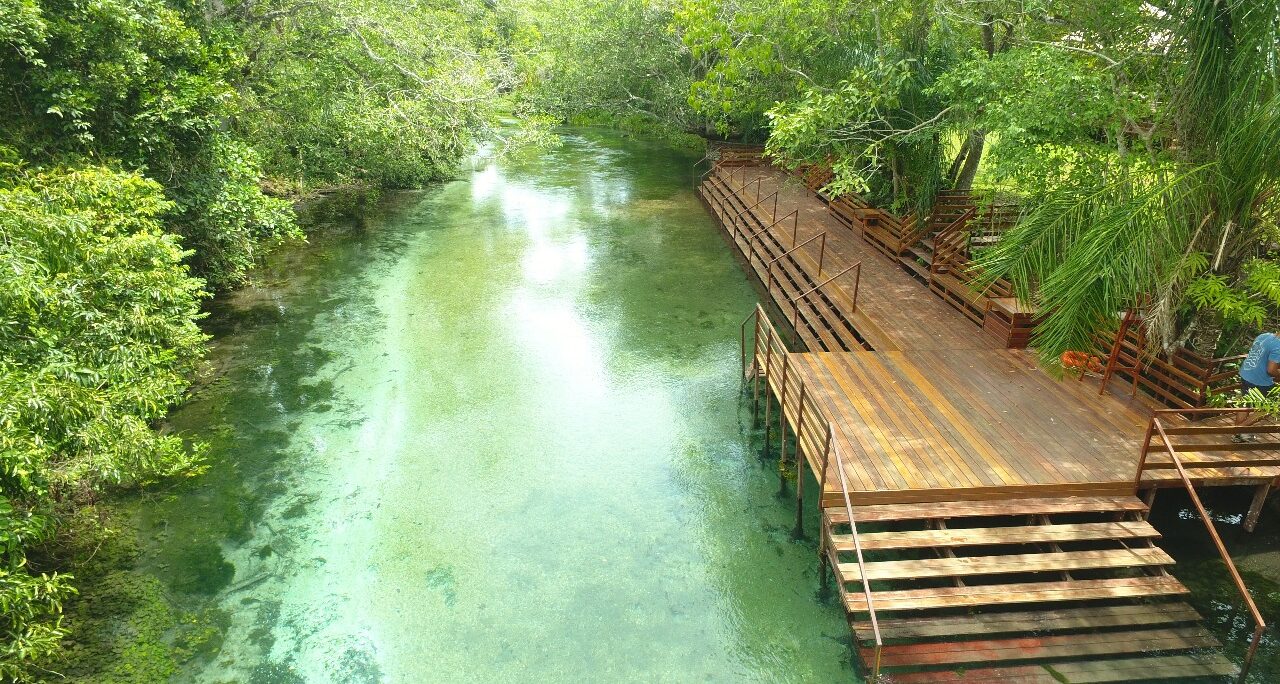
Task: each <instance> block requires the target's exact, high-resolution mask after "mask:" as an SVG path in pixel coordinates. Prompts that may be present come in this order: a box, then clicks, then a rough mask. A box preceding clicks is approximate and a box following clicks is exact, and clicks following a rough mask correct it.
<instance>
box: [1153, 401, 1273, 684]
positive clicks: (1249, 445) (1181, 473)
mask: <svg viewBox="0 0 1280 684" xmlns="http://www.w3.org/2000/svg"><path fill="white" fill-rule="evenodd" d="M1242 412H1243V413H1248V412H1249V409H1159V410H1157V411H1155V413H1154V415H1152V417H1151V421H1150V423H1149V424H1148V425H1147V435H1146V438H1145V439H1144V440H1143V444H1142V454H1141V456H1140V457H1139V459H1138V473H1137V476H1136V477H1135V478H1134V483H1135V486H1141V485H1142V474H1143V473H1144V472H1145V471H1147V470H1152V469H1157V468H1164V469H1176V470H1177V471H1178V477H1179V479H1181V481H1182V486H1183V488H1184V489H1186V491H1187V496H1188V497H1190V499H1191V503H1192V505H1193V506H1195V509H1196V512H1197V513H1198V514H1199V515H1200V520H1201V522H1203V523H1204V527H1205V530H1207V531H1208V533H1209V538H1210V539H1211V540H1212V541H1213V545H1214V546H1215V547H1216V548H1217V550H1218V555H1219V556H1221V558H1222V563H1223V564H1224V565H1225V566H1226V567H1227V573H1228V574H1229V575H1230V576H1231V582H1232V584H1234V585H1235V588H1236V591H1238V592H1239V593H1240V596H1241V598H1243V599H1244V603H1245V607H1246V608H1247V609H1248V611H1249V616H1250V617H1251V618H1252V619H1253V624H1254V629H1253V639H1252V640H1251V641H1250V642H1249V650H1248V652H1247V653H1246V654H1245V659H1244V663H1243V665H1242V666H1241V672H1240V679H1239V681H1241V682H1244V681H1245V677H1246V676H1247V675H1248V673H1249V666H1250V665H1252V664H1253V657H1254V655H1255V654H1256V653H1257V651H1258V644H1260V643H1261V642H1262V635H1263V633H1264V632H1266V630H1267V623H1266V621H1265V620H1263V618H1262V613H1261V612H1260V611H1259V610H1258V605H1257V604H1256V603H1255V602H1254V600H1253V595H1252V594H1250V593H1249V588H1248V587H1246V586H1245V583H1244V579H1243V578H1242V577H1241V576H1240V571H1239V570H1237V569H1236V564H1235V562H1234V561H1232V560H1231V554H1230V553H1229V552H1228V551H1227V547H1226V545H1225V544H1223V543H1222V537H1221V536H1219V534H1218V529H1217V528H1216V527H1215V526H1214V524H1213V518H1212V517H1210V516H1209V512H1208V511H1206V510H1205V507H1204V504H1203V503H1201V501H1200V496H1199V495H1198V494H1197V493H1196V488H1195V485H1194V484H1192V482H1191V476H1190V475H1188V474H1187V468H1188V467H1191V468H1204V467H1211V466H1215V465H1217V466H1235V467H1246V466H1264V465H1265V466H1280V441H1273V442H1246V443H1243V444H1242V443H1231V442H1228V443H1206V442H1192V443H1185V442H1184V443H1179V442H1175V441H1174V440H1172V439H1170V437H1169V436H1170V435H1183V436H1190V437H1194V438H1198V439H1204V438H1209V439H1212V438H1213V437H1215V436H1226V435H1259V434H1265V435H1268V436H1271V437H1273V438H1274V437H1275V436H1276V434H1277V432H1280V426H1275V425H1234V424H1231V425H1188V424H1186V423H1185V421H1182V419H1181V416H1182V415H1184V414H1188V413H1190V414H1195V415H1197V416H1198V417H1201V418H1204V417H1210V416H1218V417H1222V416H1228V415H1238V414H1240V413H1242ZM1166 424H1168V425H1166ZM1157 437H1158V438H1159V440H1160V444H1152V442H1153V440H1155V439H1156V438H1157ZM1152 451H1158V452H1163V454H1164V455H1167V456H1168V458H1169V460H1168V461H1167V462H1164V461H1155V462H1153V461H1151V460H1150V459H1149V458H1148V457H1149V455H1150V454H1151V452H1152ZM1237 451H1271V452H1272V453H1273V455H1272V456H1271V457H1268V458H1257V459H1251V460H1248V461H1241V460H1225V459H1220V460H1204V459H1202V458H1197V459H1196V460H1195V461H1191V462H1187V463H1184V462H1183V460H1182V457H1180V456H1179V455H1178V454H1179V453H1196V454H1199V455H1203V454H1207V453H1213V452H1237Z"/></svg>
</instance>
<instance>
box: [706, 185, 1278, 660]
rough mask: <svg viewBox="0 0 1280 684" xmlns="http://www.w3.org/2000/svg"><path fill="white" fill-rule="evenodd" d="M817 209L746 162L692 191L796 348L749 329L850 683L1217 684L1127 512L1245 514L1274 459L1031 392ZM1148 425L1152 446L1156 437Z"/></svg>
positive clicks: (1179, 426)
mask: <svg viewBox="0 0 1280 684" xmlns="http://www.w3.org/2000/svg"><path fill="white" fill-rule="evenodd" d="M813 190H814V188H812V187H809V188H807V187H805V185H804V183H802V182H798V181H796V180H794V179H792V178H791V177H790V176H788V175H787V174H784V173H782V172H780V171H778V170H776V169H773V168H772V167H769V166H767V165H761V164H752V163H750V161H743V160H737V162H736V163H735V165H733V166H731V167H727V168H716V169H714V170H713V171H712V173H710V174H709V175H708V177H707V178H706V179H705V181H704V182H703V183H702V185H701V186H700V193H701V196H702V197H703V199H704V200H705V201H706V203H707V205H708V208H709V209H710V210H711V211H712V212H713V213H714V214H715V216H716V217H717V219H718V220H719V222H720V225H721V227H722V228H723V229H724V231H725V235H726V237H727V239H728V240H729V241H730V242H731V244H732V245H733V246H734V247H735V249H737V251H738V253H739V255H740V256H741V257H742V259H743V261H744V264H745V265H746V267H747V268H748V270H749V271H750V272H751V273H753V274H754V275H755V276H756V278H757V279H758V283H759V285H760V286H761V288H762V290H763V291H764V293H765V294H766V295H767V300H768V301H769V302H770V303H771V304H772V305H773V307H774V308H775V310H776V311H777V312H780V313H781V316H782V319H783V320H785V321H786V323H787V324H789V325H790V326H791V328H792V331H791V333H793V337H792V339H793V341H794V342H796V343H798V344H793V345H788V343H787V342H785V341H784V338H783V336H782V335H781V334H779V331H778V330H777V328H776V327H775V325H774V323H773V321H771V320H770V318H769V315H768V313H767V312H766V311H765V310H764V309H757V312H756V314H755V315H754V320H755V325H754V335H752V336H750V337H745V336H744V352H743V356H744V358H743V363H744V370H745V369H746V368H747V367H749V368H750V373H749V375H748V378H749V379H750V380H751V382H752V386H753V393H754V395H755V397H756V405H757V409H759V408H760V407H761V406H763V410H762V413H763V417H764V423H765V426H766V431H769V430H774V429H776V430H777V431H778V432H781V433H782V435H783V440H782V442H781V444H782V445H783V446H782V448H781V451H782V453H781V458H782V459H783V460H784V461H792V462H794V463H795V464H796V465H797V467H798V470H799V473H800V477H799V478H798V479H797V480H796V495H797V497H796V498H797V520H796V527H797V532H800V531H801V530H802V528H803V524H804V521H803V516H802V512H803V506H802V505H801V499H802V497H803V496H804V492H803V489H804V487H805V486H806V485H805V476H804V472H805V470H808V471H809V472H810V473H812V474H813V477H814V480H816V481H817V483H818V486H819V493H820V504H821V510H822V521H821V530H820V533H821V535H822V536H821V544H820V554H821V555H822V557H823V559H824V565H823V568H824V572H825V569H826V568H828V567H829V568H830V570H831V572H832V574H833V576H834V578H835V584H836V587H837V589H838V591H839V595H840V600H841V602H842V603H843V604H844V606H845V610H846V613H847V615H848V618H849V622H850V626H851V628H852V630H853V634H854V637H855V642H856V645H857V650H858V653H859V656H860V658H861V660H862V662H863V664H864V665H865V666H866V668H867V670H868V672H869V673H870V674H879V673H881V672H882V669H883V671H884V672H892V675H891V679H890V681H901V682H916V681H919V682H933V681H963V682H974V681H981V682H987V681H1002V682H1004V681H1009V682H1013V681H1018V682H1046V683H1048V682H1060V681H1072V682H1085V681H1099V682H1101V681H1133V680H1140V679H1150V678H1152V677H1154V678H1157V679H1162V680H1164V679H1180V678H1210V679H1213V678H1222V677H1229V676H1233V675H1234V674H1236V673H1237V672H1238V668H1237V667H1236V666H1235V665H1234V664H1233V663H1231V662H1230V661H1228V660H1227V659H1226V658H1225V657H1224V656H1223V655H1222V654H1221V652H1220V644H1219V643H1218V641H1217V639H1216V638H1214V637H1213V636H1212V635H1211V634H1210V633H1209V632H1208V631H1206V630H1205V629H1204V627H1202V626H1201V625H1200V616H1199V615H1198V614H1197V613H1196V611H1194V610H1193V609H1191V608H1190V607H1189V606H1187V605H1186V604H1185V603H1182V601H1181V598H1182V597H1184V596H1185V595H1186V594H1187V593H1188V590H1187V588H1186V587H1185V586H1183V585H1182V583H1181V582H1179V581H1178V580H1177V579H1176V578H1175V577H1173V576H1172V575H1171V574H1170V573H1169V571H1168V568H1169V566H1171V565H1172V563H1173V559H1172V558H1171V557H1169V556H1168V554H1166V553H1165V552H1163V551H1162V550H1161V549H1160V548H1159V547H1158V546H1157V545H1156V541H1157V540H1158V538H1159V532H1158V531H1157V530H1155V529H1154V528H1153V527H1152V526H1151V525H1150V524H1149V523H1148V522H1147V520H1146V517H1147V511H1148V507H1149V505H1150V501H1151V498H1150V496H1148V498H1147V499H1146V500H1145V501H1144V500H1143V499H1141V498H1139V497H1138V494H1139V492H1140V491H1142V490H1150V491H1154V489H1152V488H1153V487H1157V486H1178V487H1183V486H1187V485H1188V483H1191V485H1192V486H1197V485H1232V484H1251V485H1254V486H1255V487H1256V491H1257V495H1255V498H1254V508H1255V509H1257V508H1260V506H1261V502H1262V498H1263V497H1264V496H1265V493H1266V492H1267V491H1269V489H1270V486H1271V484H1272V483H1273V482H1274V481H1275V479H1276V478H1277V477H1280V456H1277V454H1276V452H1277V451H1280V442H1275V443H1268V444H1257V445H1253V446H1251V447H1249V448H1244V447H1241V448H1240V449H1238V450H1236V449H1232V445H1231V444H1230V443H1229V442H1227V443H1214V442H1215V441H1216V442H1225V441H1226V440H1225V436H1226V435H1228V434H1229V433H1230V431H1231V430H1232V428H1229V427H1227V428H1221V427H1211V426H1208V425H1206V424H1205V423H1197V424H1196V425H1194V426H1192V425H1191V424H1190V423H1188V421H1187V420H1186V419H1185V418H1183V417H1181V416H1177V415H1171V414H1168V413H1163V414H1159V417H1158V420H1157V418H1156V417H1155V414H1154V413H1153V407H1152V406H1151V405H1149V404H1148V403H1146V402H1144V401H1143V400H1142V399H1141V398H1138V399H1131V398H1129V397H1128V396H1125V395H1124V394H1113V393H1100V392H1099V387H1098V384H1097V383H1096V382H1090V381H1081V380H1076V379H1058V378H1055V377H1053V376H1051V375H1049V374H1048V373H1046V372H1045V371H1044V370H1042V369H1041V368H1040V367H1039V365H1038V364H1037V362H1036V359H1035V358H1034V356H1033V355H1032V354H1030V353H1028V352H1025V351H1022V350H1017V349H1007V348H1006V347H1007V346H1008V342H1009V340H1010V339H1011V336H1010V335H1009V334H1007V333H1008V331H1005V332H1006V334H1004V335H999V334H996V335H994V336H993V335H992V334H991V330H990V329H991V326H987V325H985V324H983V323H982V322H981V321H980V322H979V325H975V324H974V321H973V320H972V318H973V317H972V316H971V315H969V314H970V313H972V312H969V313H962V312H961V311H960V310H959V309H958V308H957V307H955V306H953V305H952V304H954V302H952V303H951V304H949V303H948V300H946V299H944V297H946V296H947V295H946V294H942V293H935V292H934V291H931V289H930V288H929V287H928V282H929V281H922V280H921V279H920V278H919V277H918V276H919V271H918V270H916V269H913V267H912V266H913V265H912V264H911V263H910V258H909V257H907V258H905V259H904V258H899V255H886V254H884V253H883V248H884V245H883V244H881V243H882V242H883V240H878V241H875V244H874V245H873V244H872V242H869V241H868V240H866V239H864V231H860V230H859V229H858V228H859V225H858V220H859V219H858V213H857V212H856V211H850V212H845V213H847V214H848V216H844V217H843V218H844V220H843V221H841V220H836V219H835V218H834V217H833V216H832V214H831V213H830V212H829V211H828V209H827V205H826V204H825V203H824V202H823V201H821V200H820V199H819V197H818V196H817V195H815V194H814V192H813ZM775 193H776V194H775ZM866 237H871V236H866ZM912 271H915V275H914V276H913V274H912ZM852 273H856V274H857V275H856V277H846V274H852ZM940 294H941V296H939V295H940ZM1012 304H1013V307H1014V308H1017V307H1018V306H1019V305H1018V303H1017V302H1013V303H1012ZM750 320H751V319H749V320H748V322H750ZM749 339H750V340H753V341H752V342H750V343H748V342H747V340H749ZM748 344H750V348H748ZM775 423H776V428H775ZM1157 425H1159V426H1160V427H1159V428H1158V429H1160V430H1165V431H1166V432H1167V433H1168V434H1166V435H1164V436H1163V437H1157V438H1153V431H1154V430H1155V429H1157V427H1156V426H1157ZM1166 426H1167V428H1166ZM1224 430H1225V432H1224ZM788 436H789V437H790V438H789V439H788ZM768 441H769V440H768V432H766V442H768ZM1166 444H1168V446H1167V447H1166ZM1202 449H1203V450H1204V451H1205V453H1201V450H1202ZM1266 450H1270V451H1269V452H1268V451H1266ZM1172 454H1177V456H1176V458H1177V460H1178V463H1175V462H1174V457H1173V456H1172ZM1179 464H1181V465H1182V466H1183V467H1184V468H1185V472H1186V473H1187V476H1188V478H1189V479H1188V480H1187V482H1186V483H1184V480H1183V479H1182V476H1181V475H1180V474H1179V469H1178V465H1179ZM1250 519H1253V520H1256V515H1255V511H1251V514H1250ZM861 525H869V526H872V527H870V528H869V529H863V530H862V531H861V533H860V532H859V529H858V528H859V526H861ZM824 582H825V574H824ZM1259 634H1260V632H1259Z"/></svg>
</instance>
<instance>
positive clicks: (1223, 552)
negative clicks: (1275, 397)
mask: <svg viewBox="0 0 1280 684" xmlns="http://www.w3.org/2000/svg"><path fill="white" fill-rule="evenodd" d="M1210 410H1215V409H1210ZM1216 410H1219V411H1223V412H1224V413H1225V412H1232V413H1234V412H1235V411H1231V410H1229V409H1216ZM1245 410H1247V409H1245ZM1192 411H1193V412H1196V413H1201V412H1204V411H1195V410H1192ZM1170 412H1173V413H1186V412H1188V411H1182V410H1172V411H1170ZM1156 413H1157V414H1159V413H1161V411H1156ZM1153 428H1154V431H1155V432H1156V433H1159V435H1160V439H1161V441H1162V442H1164V448H1165V452H1166V453H1167V454H1168V455H1169V460H1170V461H1171V462H1172V463H1173V466H1174V467H1175V468H1176V469H1177V470H1178V477H1180V478H1181V479H1182V486H1183V488H1184V489H1186V490H1187V496H1189V497H1190V498H1191V503H1192V504H1193V505H1194V506H1195V508H1196V512H1197V513H1199V514H1200V520H1201V522H1203V523H1204V527H1205V529H1206V530H1207V531H1208V532H1209V538H1210V539H1211V540H1213V545H1214V546H1215V547H1216V548H1217V549H1218V555H1219V556H1221V557H1222V563H1223V564H1224V565H1226V566H1227V572H1228V574H1230V575H1231V582H1232V583H1233V584H1235V586H1236V591H1238V592H1239V593H1240V596H1241V597H1242V598H1243V599H1244V603H1245V606H1246V607H1247V608H1248V609H1249V615H1250V616H1251V617H1252V618H1253V623H1254V630H1253V640H1252V641H1251V642H1250V644H1249V651H1248V653H1246V655H1245V659H1244V664H1243V665H1242V666H1241V668H1240V679H1239V681H1240V682H1244V681H1245V677H1246V676H1247V675H1248V674H1249V666H1250V665H1251V664H1253V657H1254V654H1256V653H1257V651H1258V645H1259V644H1260V643H1261V642H1262V635H1263V633H1264V632H1266V630H1267V623H1266V620H1264V619H1263V618H1262V612H1261V611H1259V610H1258V605H1257V604H1256V603H1254V600H1253V595H1252V594H1250V593H1249V588H1248V587H1246V586H1245V583H1244V579H1243V578H1242V577H1241V576H1240V571H1239V570H1237V569H1236V564H1235V562H1233V561H1232V560H1231V554H1230V553H1228V552H1227V547H1226V545H1225V544H1223V543H1222V537H1221V536H1219V535H1218V529H1217V528H1216V527H1214V524H1213V518H1211V517H1209V512H1208V511H1206V510H1205V507H1204V504H1203V503H1201V502H1200V496H1199V495H1198V494H1196V488H1195V485H1193V484H1192V483H1191V477H1190V476H1189V475H1187V470H1186V468H1184V467H1183V465H1182V459H1180V458H1178V452H1177V451H1175V450H1174V448H1173V444H1172V442H1170V441H1169V434H1168V433H1167V432H1165V429H1164V423H1163V422H1162V421H1161V420H1160V416H1159V415H1153V416H1152V417H1151V424H1150V426H1149V427H1148V428H1147V442H1146V444H1144V446H1143V455H1142V464H1143V465H1145V463H1146V452H1147V451H1148V450H1149V449H1150V442H1151V437H1152V431H1153ZM1139 468H1140V469H1141V468H1142V465H1140V466H1139ZM1138 477H1139V478H1141V477H1142V475H1141V470H1139V475H1138Z"/></svg>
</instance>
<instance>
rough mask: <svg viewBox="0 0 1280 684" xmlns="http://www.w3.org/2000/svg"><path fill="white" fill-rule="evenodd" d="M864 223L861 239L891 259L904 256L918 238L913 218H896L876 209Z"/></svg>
mask: <svg viewBox="0 0 1280 684" xmlns="http://www.w3.org/2000/svg"><path fill="white" fill-rule="evenodd" d="M865 223H866V228H865V229H864V230H863V231H862V237H863V239H865V240H866V241H867V242H870V243H871V244H872V245H873V246H874V247H875V248H876V249H879V250H880V251H882V252H884V253H885V254H887V255H888V256H890V257H893V258H897V257H899V256H901V255H903V254H905V253H906V251H907V249H908V248H909V247H911V245H913V244H915V242H916V240H918V239H919V238H920V235H919V234H918V233H917V232H916V227H917V226H916V219H915V217H914V216H907V217H906V218H898V217H897V216H894V215H893V214H891V213H889V212H887V211H885V210H883V209H876V210H874V213H873V214H869V215H868V216H867V220H866V222H865Z"/></svg>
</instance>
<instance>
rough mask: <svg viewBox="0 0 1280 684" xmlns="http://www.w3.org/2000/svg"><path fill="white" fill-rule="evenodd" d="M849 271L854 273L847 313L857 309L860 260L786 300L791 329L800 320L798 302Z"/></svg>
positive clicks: (820, 271) (820, 268) (860, 280)
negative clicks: (851, 300) (789, 306)
mask: <svg viewBox="0 0 1280 684" xmlns="http://www.w3.org/2000/svg"><path fill="white" fill-rule="evenodd" d="M822 235H823V237H824V238H825V237H826V233H823V234H822ZM824 242H825V241H824ZM849 271H854V274H853V307H852V309H851V310H850V312H849V313H853V312H854V311H857V310H858V287H859V285H861V284H862V262H861V261H859V262H858V263H856V264H854V265H852V266H849V267H847V268H845V269H844V270H843V271H840V272H839V273H837V274H835V275H833V276H831V277H830V278H827V279H826V280H824V281H822V282H820V283H818V284H817V285H814V286H813V287H811V288H809V289H807V290H805V291H804V292H801V293H800V294H798V295H796V296H794V297H792V298H791V299H790V300H789V301H788V303H789V304H790V305H791V329H792V330H795V329H796V325H797V324H798V323H799V322H800V307H799V302H802V301H805V300H806V299H808V298H809V295H811V294H813V293H814V292H817V291H818V290H821V289H822V288H824V287H826V286H827V285H828V284H830V283H831V281H833V280H835V279H836V278H839V277H840V276H842V275H844V274H846V273H848V272H849ZM818 275H819V277H821V275H822V267H821V266H819V267H818Z"/></svg>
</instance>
